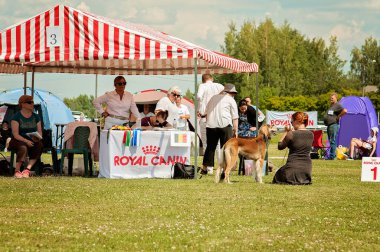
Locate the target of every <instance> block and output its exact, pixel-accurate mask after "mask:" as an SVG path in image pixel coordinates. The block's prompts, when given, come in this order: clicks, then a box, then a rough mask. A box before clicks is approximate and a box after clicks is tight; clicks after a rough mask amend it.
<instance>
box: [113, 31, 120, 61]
mask: <svg viewBox="0 0 380 252" xmlns="http://www.w3.org/2000/svg"><path fill="white" fill-rule="evenodd" d="M113 50H114V56H113V58H114V59H118V58H119V28H114V33H113Z"/></svg>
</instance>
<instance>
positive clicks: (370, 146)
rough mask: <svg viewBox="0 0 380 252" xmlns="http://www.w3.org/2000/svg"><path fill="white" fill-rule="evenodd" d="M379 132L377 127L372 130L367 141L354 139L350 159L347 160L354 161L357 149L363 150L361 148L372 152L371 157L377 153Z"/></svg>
mask: <svg viewBox="0 0 380 252" xmlns="http://www.w3.org/2000/svg"><path fill="white" fill-rule="evenodd" d="M378 132H379V129H378V128H377V127H372V128H371V135H370V136H369V137H368V138H367V140H361V139H358V138H352V139H351V144H350V151H349V153H350V156H349V157H348V159H347V160H353V159H354V151H355V148H361V147H363V148H365V149H367V150H369V151H371V152H370V154H369V156H370V157H372V156H373V154H374V153H375V151H376V143H377V133H378Z"/></svg>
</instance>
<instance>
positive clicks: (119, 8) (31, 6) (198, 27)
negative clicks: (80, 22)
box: [0, 0, 380, 98]
mask: <svg viewBox="0 0 380 252" xmlns="http://www.w3.org/2000/svg"><path fill="white" fill-rule="evenodd" d="M60 3H61V4H65V5H69V6H72V7H74V8H78V9H82V10H86V11H89V12H92V13H94V14H97V15H101V16H106V17H110V18H113V19H121V20H128V21H130V22H134V23H143V24H145V25H149V26H151V27H153V28H155V29H157V30H160V31H163V32H166V33H168V34H171V35H173V36H176V37H179V38H182V39H185V40H187V41H190V42H192V43H195V44H198V45H201V46H204V47H206V48H209V49H212V50H220V46H221V45H222V44H223V40H224V33H225V32H226V31H227V29H228V23H230V22H231V21H233V22H235V23H236V24H237V25H238V27H239V26H240V24H242V23H243V22H244V21H245V20H253V21H255V22H256V23H260V22H262V21H263V20H264V19H265V18H266V17H270V18H271V19H272V20H273V21H274V22H275V23H276V24H277V25H281V24H283V23H284V21H287V22H289V23H290V25H291V27H293V28H295V29H297V30H299V31H300V32H301V33H302V34H304V35H305V36H306V37H309V38H313V37H321V38H323V39H325V40H326V42H328V39H329V37H330V36H331V35H336V36H337V37H338V45H339V55H340V56H341V58H342V59H344V60H347V61H348V62H349V60H350V51H351V49H352V48H353V47H354V46H356V47H360V46H361V45H362V44H363V43H364V39H365V38H367V37H369V36H373V37H375V38H376V39H378V40H379V39H380V15H379V13H380V0H363V1H352V0H346V1H340V0H338V1H337V0H335V1H327V0H319V1H307V0H306V1H295V0H293V1H272V0H266V1H265V0H258V1H254V0H234V1H230V0H208V1H204V0H192V1H178V0H177V1H175V0H171V1H169V0H160V1H157V0H144V1H143V0H112V1H104V0H102V1H100V0H82V1H80V0H73V1H52V0H33V1H32V0H30V1H29V0H13V1H10V0H0V29H1V30H2V29H4V28H6V27H8V26H10V25H12V24H15V23H17V22H19V21H21V20H24V19H27V18H29V17H32V16H33V15H35V14H38V13H40V12H43V11H45V10H47V9H49V8H51V7H53V6H55V5H56V4H60ZM348 64H349V63H348ZM348 64H347V66H346V68H345V69H348ZM113 78H114V76H98V92H97V93H98V95H101V94H103V93H104V92H105V91H108V90H112V89H113V85H112V83H113ZM126 78H127V81H128V86H127V90H128V91H130V92H137V91H140V90H143V89H151V88H162V89H167V88H169V87H170V86H172V85H179V86H180V87H181V88H182V89H183V90H187V89H188V88H190V90H193V86H194V77H193V76H158V77H150V76H146V77H145V76H126ZM28 81H29V82H30V81H31V75H29V76H28ZM29 85H30V84H29ZM22 86H23V76H21V75H14V76H10V75H0V91H2V90H6V89H9V88H14V87H22ZM35 86H36V88H41V89H45V90H49V91H51V92H53V93H55V94H56V95H58V96H59V97H61V98H63V97H76V96H78V95H80V94H89V95H95V76H94V75H67V74H36V75H35Z"/></svg>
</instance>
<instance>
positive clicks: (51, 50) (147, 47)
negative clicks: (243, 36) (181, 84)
mask: <svg viewBox="0 0 380 252" xmlns="http://www.w3.org/2000/svg"><path fill="white" fill-rule="evenodd" d="M194 59H197V69H198V73H235V72H258V65H257V64H256V63H247V62H243V61H241V60H237V59H234V58H231V57H229V56H227V55H224V54H221V53H217V52H214V51H210V50H207V49H205V48H202V47H200V46H197V45H194V44H192V43H189V42H187V41H184V40H181V39H179V38H176V37H173V36H170V35H168V34H165V33H162V32H158V31H155V30H153V29H151V28H149V27H147V26H144V25H139V24H132V23H129V22H123V21H119V20H111V19H108V18H104V17H100V16H95V15H93V14H90V13H85V12H82V11H79V10H76V9H73V8H71V7H68V6H64V5H57V6H55V7H54V8H52V9H50V10H48V11H45V12H43V13H41V14H39V15H37V16H35V17H33V18H30V19H28V20H26V21H23V22H21V23H19V24H17V25H14V26H11V27H9V28H7V29H5V30H3V31H1V33H0V72H2V73H23V72H31V71H35V72H45V73H80V74H94V73H97V74H111V75H166V74H192V73H194V64H195V60H194Z"/></svg>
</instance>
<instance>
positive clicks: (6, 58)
mask: <svg viewBox="0 0 380 252" xmlns="http://www.w3.org/2000/svg"><path fill="white" fill-rule="evenodd" d="M11 35H12V33H11V29H9V30H7V31H6V34H5V38H6V40H7V41H6V44H7V54H5V57H4V60H5V62H9V57H10V56H11V49H12V48H11V46H12V38H11Z"/></svg>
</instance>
